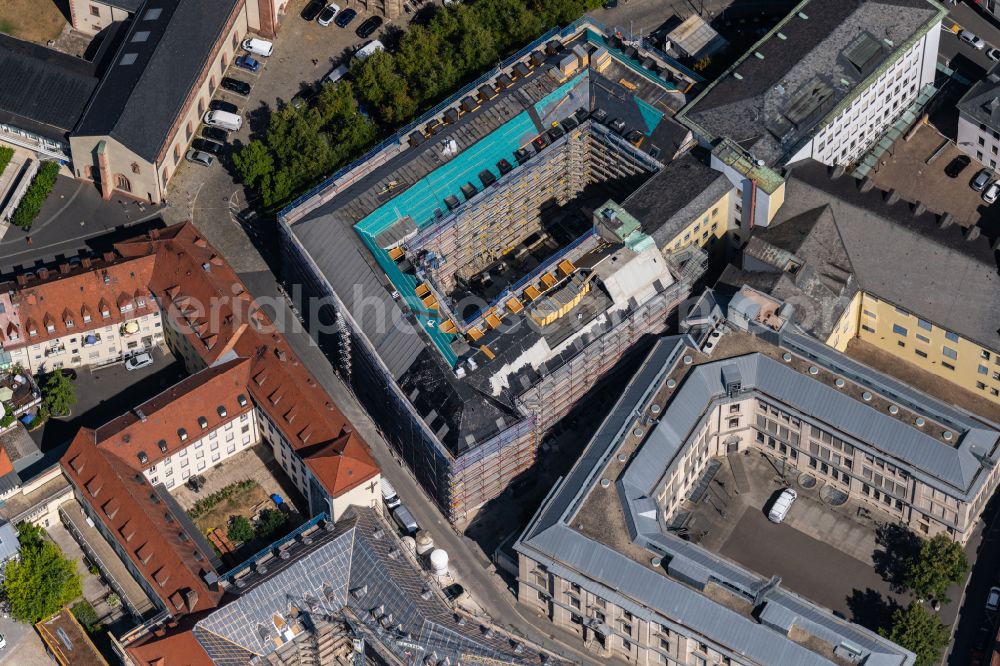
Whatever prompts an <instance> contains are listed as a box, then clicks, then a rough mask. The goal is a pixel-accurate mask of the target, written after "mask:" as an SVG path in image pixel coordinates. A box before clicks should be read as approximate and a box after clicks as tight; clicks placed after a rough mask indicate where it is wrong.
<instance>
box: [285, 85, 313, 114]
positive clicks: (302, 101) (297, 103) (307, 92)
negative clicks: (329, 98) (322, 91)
mask: <svg viewBox="0 0 1000 666" xmlns="http://www.w3.org/2000/svg"><path fill="white" fill-rule="evenodd" d="M317 93H318V91H317V90H316V89H315V88H313V87H311V86H310V87H309V88H305V89H304V90H302V91H300V92H299V93H298V94H296V95H295V97H293V98H292V99H291V101H290V102H289V104H291V105H292V106H293V107H294V108H296V109H298V108H301V107H303V106H305V105H306V104H308V103H309V102H311V101H312V98H313V97H315V96H316V95H317Z"/></svg>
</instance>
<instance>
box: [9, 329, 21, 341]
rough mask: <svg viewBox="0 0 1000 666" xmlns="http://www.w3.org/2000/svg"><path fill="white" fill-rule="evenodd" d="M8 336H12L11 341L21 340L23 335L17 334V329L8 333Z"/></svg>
mask: <svg viewBox="0 0 1000 666" xmlns="http://www.w3.org/2000/svg"><path fill="white" fill-rule="evenodd" d="M7 337H8V338H10V339H11V341H14V340H19V339H20V338H21V336H20V335H18V334H17V331H11V332H10V333H8V334H7Z"/></svg>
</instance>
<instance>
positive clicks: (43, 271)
mask: <svg viewBox="0 0 1000 666" xmlns="http://www.w3.org/2000/svg"><path fill="white" fill-rule="evenodd" d="M38 277H39V278H41V279H42V280H46V279H48V277H49V269H47V268H39V269H38Z"/></svg>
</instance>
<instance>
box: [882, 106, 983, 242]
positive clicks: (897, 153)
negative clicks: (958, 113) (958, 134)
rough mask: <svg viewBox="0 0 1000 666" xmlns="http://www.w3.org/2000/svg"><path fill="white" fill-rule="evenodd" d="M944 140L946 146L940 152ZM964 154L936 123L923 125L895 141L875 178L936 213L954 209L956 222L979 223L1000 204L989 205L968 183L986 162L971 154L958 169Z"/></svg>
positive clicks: (951, 211) (907, 199) (890, 188)
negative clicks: (981, 161)
mask: <svg viewBox="0 0 1000 666" xmlns="http://www.w3.org/2000/svg"><path fill="white" fill-rule="evenodd" d="M945 143H948V145H947V147H946V148H945V149H944V150H942V151H941V152H939V153H937V151H938V149H939V148H940V147H941V145H942V144H945ZM935 153H937V155H936V157H934V158H933V160H931V158H932V156H934V155H935ZM963 157H967V156H966V155H965V153H963V152H962V151H961V150H959V148H958V146H956V145H955V144H954V143H953V142H950V141H949V139H948V138H947V137H945V136H943V135H942V134H941V133H939V132H938V131H937V129H935V127H934V126H932V125H921V126H920V127H919V129H917V131H916V134H914V135H913V137H912V138H911V139H910V140H909V141H906V140H904V139H903V138H900V139H899V140H897V141H896V143H895V144H894V145H893V147H892V150H891V154H887V155H886V156H885V157H884V158H883V163H881V164H880V165H879V167H878V170H877V171H874V172H873V173H872V179H873V180H874V181H875V185H876V186H877V187H879V188H881V189H883V190H893V189H894V190H896V191H897V192H898V193H899V196H900V197H901V198H902V199H903V200H905V201H910V202H914V201H920V202H922V203H923V204H924V205H925V206H927V209H928V210H930V211H933V212H935V213H951V215H952V217H953V218H954V220H955V223H956V224H958V225H961V226H963V227H967V226H971V225H974V224H977V223H979V221H980V219H981V218H982V217H983V216H984V215H987V216H991V215H996V214H997V213H995V212H994V211H993V210H992V209H993V207H995V206H1000V204H994V205H993V206H990V205H989V204H987V203H986V202H985V201H983V198H982V196H981V195H980V193H979V192H976V191H975V190H973V189H972V188H971V187H970V186H969V181H970V180H971V179H972V177H973V176H975V175H976V172H978V171H979V170H980V169H982V168H983V165H982V164H980V163H979V162H977V161H976V160H975V159H974V158H972V159H970V160H969V163H968V166H966V167H964V168H963V169H962V170H961V171H958V170H957V168H955V167H957V163H956V160H957V159H960V158H963ZM928 160H931V161H930V163H929V164H928ZM949 167H951V168H949ZM951 169H955V171H952V170H951ZM952 174H954V175H952Z"/></svg>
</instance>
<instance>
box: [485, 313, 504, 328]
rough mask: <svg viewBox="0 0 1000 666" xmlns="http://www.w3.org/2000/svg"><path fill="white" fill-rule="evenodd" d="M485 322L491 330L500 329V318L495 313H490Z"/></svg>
mask: <svg viewBox="0 0 1000 666" xmlns="http://www.w3.org/2000/svg"><path fill="white" fill-rule="evenodd" d="M484 320H485V321H486V325H487V326H489V327H490V329H494V328H500V317H498V316H497V315H496V313H495V312H489V313H488V314H487V315H486V317H484Z"/></svg>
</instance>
